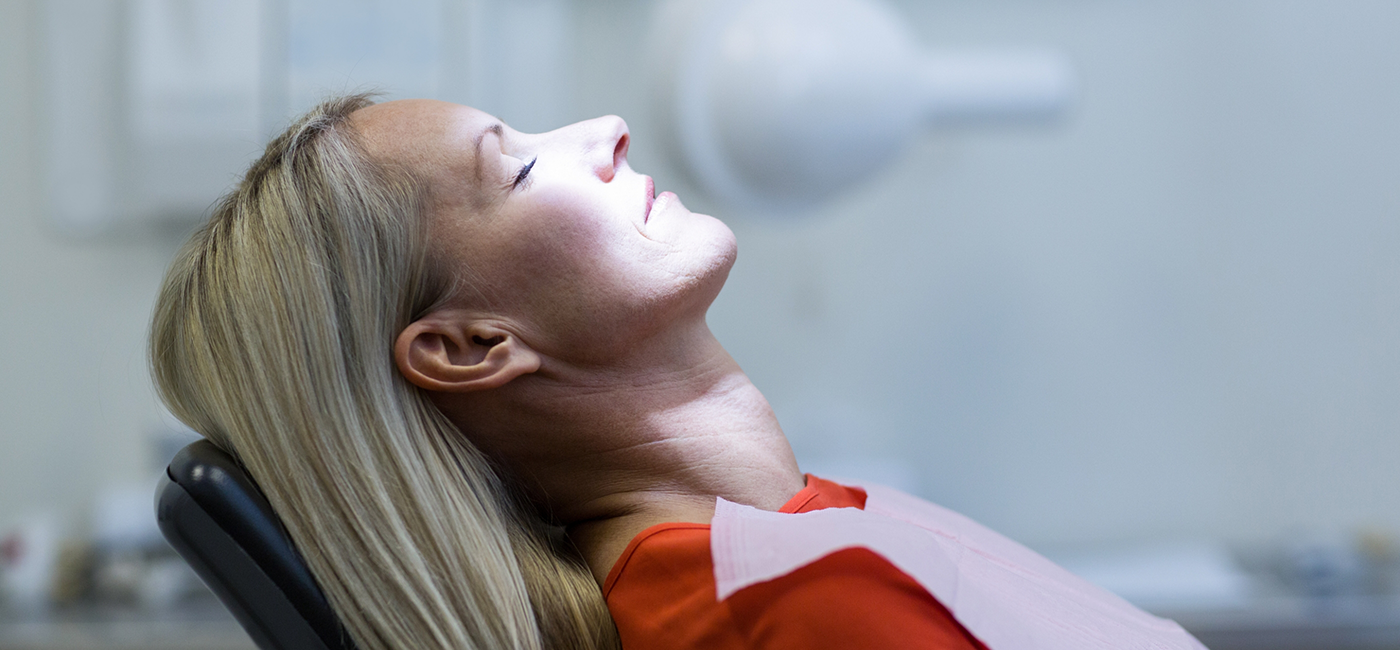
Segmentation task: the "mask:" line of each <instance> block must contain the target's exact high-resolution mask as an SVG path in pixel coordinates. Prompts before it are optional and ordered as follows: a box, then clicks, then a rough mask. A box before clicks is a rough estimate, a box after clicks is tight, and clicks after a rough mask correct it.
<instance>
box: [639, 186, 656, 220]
mask: <svg viewBox="0 0 1400 650" xmlns="http://www.w3.org/2000/svg"><path fill="white" fill-rule="evenodd" d="M642 178H644V179H646V188H647V208H646V211H645V212H644V213H642V223H643V224H645V223H646V222H648V221H650V220H651V206H652V205H654V204H655V203H656V182H655V181H653V180H651V177H650V176H643V177H642Z"/></svg>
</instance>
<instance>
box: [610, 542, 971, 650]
mask: <svg viewBox="0 0 1400 650" xmlns="http://www.w3.org/2000/svg"><path fill="white" fill-rule="evenodd" d="M709 533H710V530H709V526H705V525H699V524H666V525H662V526H655V527H653V528H651V529H648V530H647V531H645V532H644V533H643V534H642V535H639V536H638V537H637V539H635V540H633V544H632V545H630V546H629V548H628V550H627V552H625V553H624V555H623V557H622V558H620V560H619V563H618V566H617V567H615V569H614V571H613V574H612V575H610V576H609V579H608V581H607V583H606V584H605V595H606V597H607V601H608V606H609V608H610V609H611V610H612V612H613V616H614V619H615V620H616V621H617V625H618V630H619V632H620V633H621V635H622V638H623V643H624V646H625V647H628V648H642V649H645V648H659V647H670V648H715V649H728V648H736V649H737V648H763V649H768V648H772V649H778V648H793V647H802V648H815V649H821V648H850V647H861V648H872V649H879V648H928V649H933V648H978V647H980V646H979V645H976V642H975V641H973V640H972V639H971V637H970V636H968V635H967V633H966V632H965V631H964V630H963V628H962V626H961V625H959V624H958V623H957V621H956V620H954V619H953V617H952V615H951V614H949V613H948V611H947V609H945V608H944V607H943V606H942V605H941V604H940V603H939V602H938V601H937V600H936V599H934V598H933V596H931V595H930V594H929V593H928V592H927V591H926V590H925V589H924V588H923V587H922V586H920V585H919V584H918V583H917V582H915V581H914V580H913V579H912V578H910V577H908V576H907V575H905V574H904V573H903V572H901V571H900V570H899V569H897V568H896V567H895V566H894V565H892V564H890V563H889V562H888V561H887V560H885V559H884V558H883V557H881V556H880V555H878V554H876V553H874V552H872V551H869V550H866V549H859V548H856V549H846V550H842V551H837V552H835V553H832V554H830V555H827V556H825V557H823V558H821V559H819V560H817V561H815V562H812V563H811V564H808V565H806V566H804V567H802V568H800V569H798V570H796V571H793V572H791V573H789V574H787V575H784V576H782V577H779V578H776V579H774V580H770V581H768V582H764V583H760V584H756V585H753V586H750V587H748V588H745V589H742V590H740V591H738V592H736V593H735V594H733V595H732V596H730V597H729V598H727V599H725V600H724V601H716V599H715V582H714V565H713V563H712V560H711V557H710V547H709Z"/></svg>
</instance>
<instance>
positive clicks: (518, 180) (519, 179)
mask: <svg viewBox="0 0 1400 650" xmlns="http://www.w3.org/2000/svg"><path fill="white" fill-rule="evenodd" d="M539 159H540V158H539V156H535V157H534V158H533V159H531V160H530V162H528V163H525V166H524V167H521V168H520V173H519V174H516V175H515V182H514V183H512V184H511V186H510V187H511V189H519V188H520V186H521V185H522V184H524V183H525V180H526V178H528V177H529V176H530V170H531V169H532V168H534V166H535V161H536V160H539Z"/></svg>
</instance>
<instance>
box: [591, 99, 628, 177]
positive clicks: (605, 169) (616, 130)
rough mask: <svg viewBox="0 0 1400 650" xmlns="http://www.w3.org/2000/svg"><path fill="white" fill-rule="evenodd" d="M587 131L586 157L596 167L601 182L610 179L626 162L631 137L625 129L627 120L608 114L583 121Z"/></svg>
mask: <svg viewBox="0 0 1400 650" xmlns="http://www.w3.org/2000/svg"><path fill="white" fill-rule="evenodd" d="M583 126H586V130H587V133H588V140H589V142H588V144H587V149H586V150H587V151H588V159H589V161H590V162H591V163H592V164H593V165H594V166H595V167H596V172H597V174H598V178H601V179H603V182H605V183H606V182H610V181H612V179H613V177H614V176H616V175H617V170H619V169H621V168H622V166H623V165H625V164H627V147H628V146H629V144H630V143H631V140H632V137H631V136H630V135H629V134H628V131H627V122H625V121H623V119H622V118H620V117H618V116H616V115H608V116H606V117H599V118H596V119H592V120H588V121H587V122H584V123H583Z"/></svg>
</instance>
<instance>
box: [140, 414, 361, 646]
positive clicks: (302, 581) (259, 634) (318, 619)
mask: <svg viewBox="0 0 1400 650" xmlns="http://www.w3.org/2000/svg"><path fill="white" fill-rule="evenodd" d="M156 520H157V521H159V522H160V530H161V532H162V533H164V535H165V539H166V540H168V541H169V542H170V545H171V546H174V547H175V550H176V551H177V552H178V553H179V554H180V556H181V557H183V558H184V559H185V561H186V562H188V563H189V564H190V566H191V567H193V568H194V570H195V573H197V574H199V577H200V579H202V580H203V581H204V583H205V584H207V585H209V588H210V589H212V590H213V591H214V593H215V594H216V595H217V596H218V597H219V600H220V601H222V602H223V604H224V606H225V607H227V608H228V610H229V611H230V612H232V613H233V616H234V618H236V619H238V622H239V623H240V624H241V625H242V626H243V629H244V630H246V631H247V632H248V636H250V637H252V638H253V642H254V643H256V644H257V646H258V647H259V648H261V649H262V650H302V649H309V650H353V649H354V648H355V645H354V643H353V642H352V641H351V640H350V635H349V634H348V633H347V632H346V631H345V628H344V627H343V626H342V625H341V623H340V619H339V618H337V617H336V615H335V612H334V611H333V610H331V606H330V603H328V602H327V601H326V597H325V594H323V593H322V592H321V588H320V587H319V586H317V584H316V581H315V579H313V578H312V577H311V571H310V570H309V569H307V567H306V563H305V562H304V561H303V560H302V558H301V555H300V554H299V553H298V552H297V550H296V547H295V546H293V545H292V540H291V538H289V537H287V533H286V531H285V530H284V529H283V528H282V522H281V520H279V519H278V518H277V514H276V513H274V512H273V511H272V506H270V505H268V502H267V499H266V498H265V497H264V496H263V494H262V492H261V491H259V490H258V487H257V485H256V484H254V483H253V479H252V478H251V477H249V476H248V474H247V472H244V471H243V468H242V467H240V466H239V465H238V463H237V462H236V461H234V459H233V457H231V456H229V455H228V454H226V453H224V452H223V451H222V450H220V449H219V448H218V447H215V446H214V445H213V443H210V442H209V441H207V440H200V441H199V442H195V443H193V444H190V445H189V446H187V447H185V448H184V449H182V450H180V453H178V454H176V455H175V459H174V460H172V461H170V466H169V467H168V468H166V471H165V475H164V476H163V477H162V478H161V482H160V486H159V487H158V488H157V489H156Z"/></svg>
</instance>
